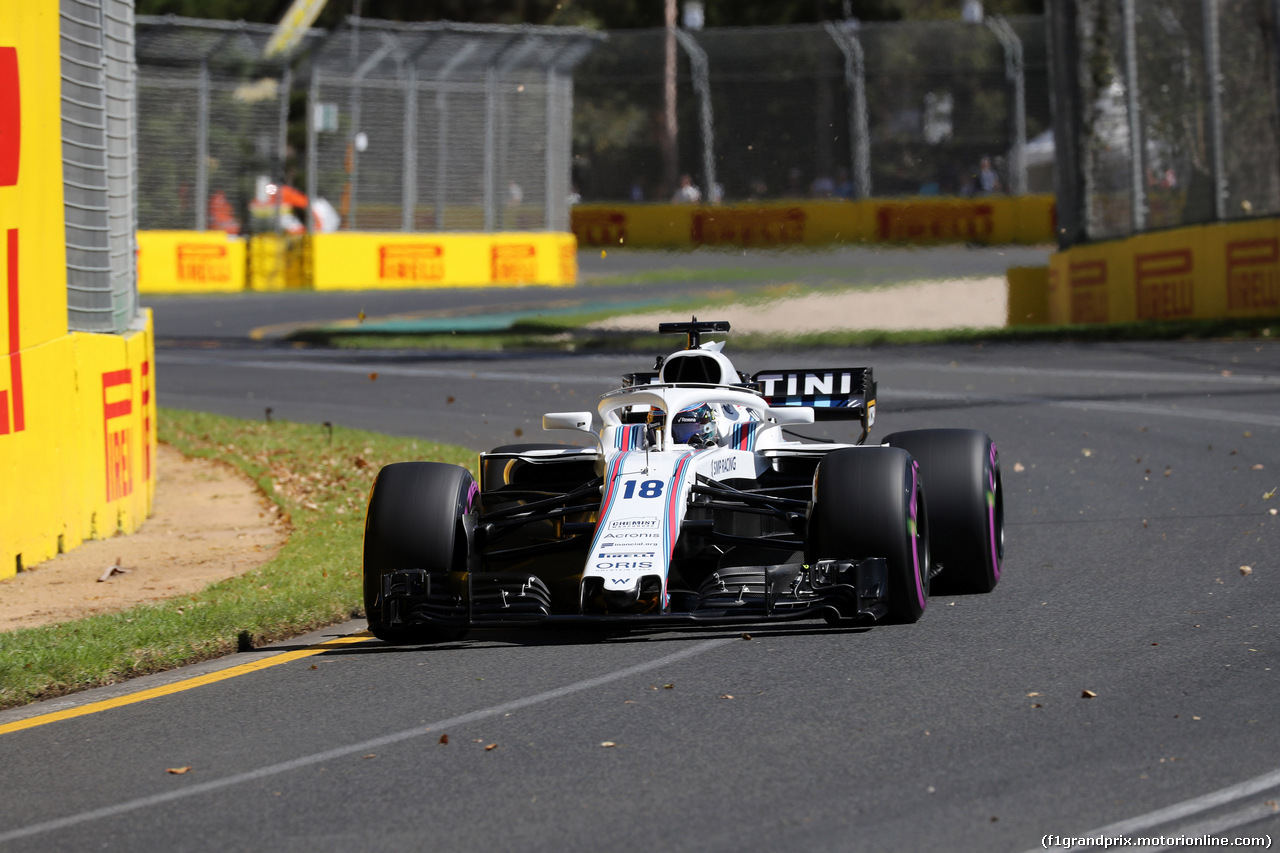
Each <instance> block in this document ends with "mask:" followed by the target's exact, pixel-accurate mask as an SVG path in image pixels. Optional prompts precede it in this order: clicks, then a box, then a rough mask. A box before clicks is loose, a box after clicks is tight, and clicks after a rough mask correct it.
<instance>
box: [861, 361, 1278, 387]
mask: <svg viewBox="0 0 1280 853" xmlns="http://www.w3.org/2000/svg"><path fill="white" fill-rule="evenodd" d="M897 368H910V369H913V370H928V371H929V372H931V373H946V372H956V373H985V374H989V375H993V376H1050V377H1059V378H1062V379H1138V380H1143V381H1156V382H1209V383H1225V384H1228V385H1280V376H1270V375H1268V376H1258V375H1256V374H1252V373H1242V374H1237V373H1230V374H1227V375H1225V376H1224V375H1223V374H1222V373H1221V372H1218V373H1185V372H1184V373H1164V372H1160V371H1155V370H1098V369H1089V370H1085V369H1079V368H1067V367H1003V366H999V365H982V364H970V365H966V364H957V365H956V366H955V367H951V366H950V365H942V364H937V363H930V362H924V361H900V362H893V363H890V364H886V365H885V368H884V369H885V370H889V369H897Z"/></svg>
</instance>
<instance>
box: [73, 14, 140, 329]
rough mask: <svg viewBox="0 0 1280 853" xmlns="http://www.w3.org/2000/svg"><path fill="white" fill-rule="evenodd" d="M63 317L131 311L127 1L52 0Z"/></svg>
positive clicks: (119, 319) (124, 317)
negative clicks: (57, 57)
mask: <svg viewBox="0 0 1280 853" xmlns="http://www.w3.org/2000/svg"><path fill="white" fill-rule="evenodd" d="M59 13H60V16H59V30H60V54H61V76H62V87H61V92H62V95H61V101H62V102H61V112H62V157H63V199H64V202H63V209H64V216H65V220H66V243H67V325H68V328H70V329H72V330H74V331H86V332H122V331H125V330H126V329H127V328H129V325H130V324H131V323H132V322H133V320H134V318H135V317H136V315H137V311H138V297H137V276H136V268H135V263H136V262H135V248H136V242H135V238H134V232H135V231H136V224H137V209H136V199H137V196H136V195H135V192H134V179H135V172H136V166H137V160H136V150H135V148H134V144H135V129H136V123H135V116H136V112H135V107H136V100H135V88H134V60H133V51H134V43H133V4H132V3H131V2H129V0H61V2H60V5H59Z"/></svg>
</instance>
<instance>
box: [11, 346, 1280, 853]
mask: <svg viewBox="0 0 1280 853" xmlns="http://www.w3.org/2000/svg"><path fill="white" fill-rule="evenodd" d="M163 333H164V330H163V329H161V334H163ZM728 351H729V352H730V354H732V343H730V348H729V350H728ZM157 362H158V369H157V382H158V395H159V401H160V403H161V404H162V405H169V406H174V405H178V406H183V405H193V406H194V405H198V406H199V407H200V408H205V409H208V410H211V411H220V412H225V413H229V414H243V415H251V416H260V415H261V410H262V407H264V406H267V405H270V406H272V407H273V408H274V409H275V412H276V414H277V416H279V417H290V418H294V419H298V420H307V421H313V422H318V421H320V420H332V421H333V422H335V423H341V424H345V425H350V426H359V427H371V428H376V429H382V430H385V431H387V432H394V433H402V434H406V435H410V434H411V435H418V436H423V437H430V438H438V439H443V440H448V441H457V442H459V443H463V444H467V445H470V446H472V447H477V448H479V447H484V446H488V445H492V444H497V443H503V442H507V441H510V440H535V441H536V440H540V439H541V438H542V434H539V432H538V431H537V430H536V424H537V421H538V416H539V415H540V414H541V413H542V412H544V411H555V410H569V409H590V408H593V403H594V400H595V398H596V396H597V395H598V394H599V393H601V392H603V391H604V390H606V389H607V388H609V387H612V386H613V384H614V383H615V382H616V378H617V377H618V376H619V375H620V374H621V373H623V372H626V371H629V370H634V369H643V368H645V367H647V366H648V362H647V360H646V359H644V358H641V357H638V356H634V355H629V356H545V355H538V356H529V357H524V356H505V357H499V358H495V357H484V358H477V357H466V356H450V357H440V356H432V355H424V354H414V353H355V354H351V353H336V354H335V353H328V352H314V351H309V350H293V349H289V348H285V347H269V346H249V345H236V344H233V343H224V344H223V345H222V346H219V347H216V348H202V347H201V346H199V345H190V346H171V347H166V348H164V349H163V350H162V351H161V352H160V353H158V357H157ZM855 364H871V365H872V366H873V367H874V368H875V370H876V376H877V379H878V380H879V383H880V395H879V408H878V414H879V420H878V422H877V424H876V427H875V431H874V433H873V435H879V436H883V435H886V434H888V433H889V432H890V431H893V430H898V429H909V428H919V427H932V426H967V427H974V428H978V429H983V430H986V431H987V432H988V433H990V434H991V435H992V436H993V437H994V438H995V440H996V442H997V444H998V445H999V448H1000V454H1001V460H1002V465H1003V470H1004V481H1005V488H1006V498H1005V506H1006V515H1007V551H1006V562H1005V572H1004V576H1003V578H1002V581H1001V584H1000V586H999V587H997V589H996V590H995V592H993V593H992V594H990V595H984V596H960V597H937V598H934V599H932V600H931V602H930V605H929V610H928V612H927V613H926V614H925V616H924V618H923V619H922V620H921V621H920V622H919V623H918V624H916V625H910V626H889V625H886V626H877V627H874V628H871V629H869V630H863V629H838V628H829V627H826V626H825V625H822V624H820V623H815V624H813V625H809V624H792V625H786V626H781V627H761V628H759V629H753V630H751V631H750V635H751V639H750V640H747V639H744V638H743V636H742V632H741V631H738V630H723V629H705V630H698V631H680V632H673V633H657V632H653V633H644V632H637V633H633V634H630V635H628V636H625V637H615V638H607V639H600V638H599V637H596V636H592V635H589V634H581V633H553V634H540V633H532V632H523V633H515V632H508V633H490V634H483V635H480V634H478V635H476V636H474V637H472V638H470V639H467V640H464V641H461V642H456V643H449V644H445V645H442V646H437V647H404V648H397V647H388V646H384V645H382V644H381V643H378V642H377V641H374V640H367V641H360V642H347V643H344V644H342V645H336V646H331V647H322V648H318V649H317V648H314V647H313V644H314V643H317V642H322V641H324V640H327V639H332V638H338V637H342V636H347V635H351V634H353V633H355V632H358V631H360V630H361V629H362V628H363V627H364V626H363V624H362V623H351V624H348V625H343V626H336V627H335V628H333V629H330V630H328V631H325V632H321V633H320V634H319V635H317V636H314V637H310V638H303V639H301V640H298V641H295V642H293V643H289V644H285V646H284V651H283V655H285V656H281V655H282V651H281V649H280V648H275V649H263V650H258V651H253V652H248V653H243V654H240V655H236V656H234V657H233V658H230V659H228V660H226V661H222V662H217V663H214V664H210V665H206V666H204V667H200V668H195V669H193V670H187V671H182V672H179V673H169V674H166V675H164V676H160V677H155V678H152V679H143V680H140V682H135V683H133V684H130V685H126V686H119V687H115V688H109V689H106V690H104V691H93V692H90V693H87V694H82V695H80V696H77V697H71V698H69V699H64V700H61V701H59V702H56V703H46V704H45V705H44V706H35V707H31V708H27V709H19V710H18V711H16V712H7V713H6V714H0V749H2V750H3V754H4V756H5V776H6V778H7V779H8V780H10V781H9V784H7V785H6V786H5V787H6V793H5V796H4V797H3V798H0V850H40V851H45V850H88V849H105V850H112V849H116V850H211V851H212V850H218V851H226V850H258V849H272V850H282V851H293V850H297V851H303V850H306V851H312V850H334V851H340V850H341V851H345V850H375V851H381V850H388V851H390V850H403V849H428V848H429V849H438V850H484V851H490V850H498V851H501V850H530V849H548V850H550V849H556V850H561V849H563V850H640V849H644V850H688V851H695V850H696V851H703V850H724V851H738V850H778V849H794V850H806V851H807V850H831V851H848V850H857V851H861V850H868V851H872V850H975V851H977V850H983V851H985V850H1006V851H1021V850H1030V849H1040V848H1041V842H1042V839H1043V837H1044V836H1045V835H1047V834H1048V835H1056V836H1083V835H1092V836H1097V835H1117V834H1125V835H1127V836H1128V837H1130V838H1136V837H1149V836H1157V835H1164V836H1178V835H1204V834H1211V835H1215V836H1219V837H1225V838H1245V837H1255V836H1267V835H1269V836H1270V838H1271V839H1273V840H1280V811H1278V810H1277V808H1276V803H1277V802H1278V801H1280V718H1278V714H1277V708H1280V656H1278V655H1277V646H1278V640H1280V636H1278V631H1277V628H1278V627H1280V626H1278V624H1277V623H1278V622H1280V618H1278V615H1277V614H1278V613H1280V608H1278V607H1277V605H1278V604H1280V547H1278V544H1277V542H1278V532H1280V517H1277V516H1272V515H1270V513H1269V510H1270V509H1272V508H1277V507H1280V491H1277V492H1276V496H1275V497H1273V498H1271V499H1269V500H1268V499H1264V494H1266V493H1268V492H1271V491H1273V490H1275V489H1276V487H1277V485H1280V348H1278V347H1277V344H1276V343H1275V342H1274V341H1273V340H1269V339H1258V340H1256V341H1246V342H1231V343H1225V342H1175V343H1147V344H1103V345H1089V346H1083V345H1070V344H1036V345H1020V346H985V347H978V346H972V345H964V346H932V347H906V348H875V349H860V350H824V351H814V352H805V353H787V354H785V355H781V356H779V355H770V354H767V353H752V354H750V356H743V357H741V358H739V359H738V367H739V368H741V369H744V370H748V371H755V370H757V369H762V368H765V367H783V368H790V367H805V366H842V365H855ZM373 371H377V372H378V374H379V378H378V379H377V380H376V381H371V380H370V379H369V378H368V374H369V373H370V372H373ZM249 395H252V396H249ZM450 397H453V398H454V402H452V403H450V402H448V399H449V398H450ZM517 429H520V430H522V432H523V435H522V436H520V437H518V438H517V437H515V436H514V432H515V430H517ZM806 430H807V431H809V432H811V433H813V434H825V435H827V436H829V437H835V438H844V437H845V436H846V435H847V428H846V427H844V426H839V425H838V426H837V427H836V428H834V429H831V428H826V427H823V428H818V427H811V428H806ZM357 559H358V555H355V554H353V555H352V560H353V561H354V560H357ZM1241 566H1249V567H1251V572H1250V573H1249V574H1248V575H1244V574H1242V573H1241V569H1240V567H1241ZM290 649H291V650H294V651H295V652H296V654H295V656H294V657H288V656H287V655H288V654H289V651H288V650H290ZM270 661H278V662H279V663H278V665H274V666H270V667H269V668H259V669H257V670H256V671H252V672H248V673H245V674H240V675H238V676H237V677H229V678H223V679H222V680H216V679H206V680H205V681H201V682H197V683H196V686H193V687H191V689H186V690H180V691H177V692H172V693H169V694H168V695H160V696H156V697H155V698H150V699H147V700H146V701H139V702H133V703H129V704H122V705H120V706H119V707H112V708H108V709H106V710H102V711H100V712H98V713H91V714H86V715H83V716H78V717H74V718H71V719H61V720H57V721H53V722H49V723H47V724H45V725H38V726H34V727H31V728H26V729H23V730H17V731H6V729H5V726H6V724H10V725H11V724H12V723H13V722H14V721H16V720H18V719H19V718H22V717H27V718H31V715H33V714H40V713H47V712H50V711H52V710H56V709H57V708H64V709H65V708H70V709H72V710H74V708H75V707H76V706H77V705H83V704H84V703H88V702H93V701H98V700H102V699H104V698H110V697H121V696H124V695H127V694H130V693H133V692H135V691H137V690H139V689H141V688H144V687H151V686H154V685H157V684H164V683H172V682H175V681H177V680H179V679H184V678H190V677H192V676H194V675H199V674H201V673H209V672H211V671H216V670H219V669H224V670H225V668H226V667H230V666H241V665H244V664H246V663H253V664H256V665H258V666H261V665H263V664H265V663H268V662H270ZM228 672H230V673H231V674H235V673H237V672H239V671H238V670H230V671H228ZM1086 690H1087V691H1090V692H1092V693H1094V694H1096V695H1094V696H1093V697H1091V698H1085V697H1083V696H1082V693H1083V691H1086ZM729 697H732V698H729ZM442 735H447V743H445V744H442V743H441V742H440V740H441V736H442ZM606 743H608V744H613V746H604V745H603V744H606ZM491 744H496V746H494V747H493V748H492V749H488V748H487V747H489V746H490V745H491ZM181 767H190V768H191V769H190V771H189V772H187V773H184V774H182V775H175V774H170V773H167V772H166V771H167V769H169V768H181ZM1172 849H1214V848H1210V847H1207V846H1199V847H1173V848H1172Z"/></svg>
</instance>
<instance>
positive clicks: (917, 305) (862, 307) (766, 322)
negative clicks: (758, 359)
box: [593, 277, 1007, 334]
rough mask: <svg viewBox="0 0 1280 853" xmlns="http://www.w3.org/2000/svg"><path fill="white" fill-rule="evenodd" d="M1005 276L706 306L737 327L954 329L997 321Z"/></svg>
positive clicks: (626, 320)
mask: <svg viewBox="0 0 1280 853" xmlns="http://www.w3.org/2000/svg"><path fill="white" fill-rule="evenodd" d="M1006 298H1007V297H1006V286H1005V280H1004V279H1003V278H1000V277H992V278H974V279H967V278H962V279H954V280H949V281H920V282H913V283H911V284H903V285H898V286H896V287H886V288H881V289H877V290H851V291H846V292H842V293H810V294H806V295H804V296H799V297H795V298H790V299H778V300H772V301H769V302H761V303H757V304H750V305H730V306H727V307H723V308H715V309H712V310H709V311H708V312H706V316H707V317H709V318H713V319H716V320H728V321H729V325H730V326H731V327H732V328H733V331H735V332H739V333H760V334H767V333H769V332H825V331H845V330H855V329H857V330H861V329H884V330H889V331H898V330H904V329H955V328H966V327H967V328H989V327H992V326H1003V325H1004V324H1005V319H1006V318H1005V313H1006V310H1007V309H1006V307H1005V305H1006ZM670 319H671V317H670V312H655V313H652V314H631V315H626V316H621V317H610V318H609V319H608V320H603V321H601V322H599V323H595V324H593V325H594V326H595V327H596V328H599V329H612V330H619V331H642V332H647V331H652V330H653V329H655V328H657V325H658V323H659V322H662V321H665V320H670Z"/></svg>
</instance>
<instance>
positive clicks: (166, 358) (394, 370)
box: [156, 353, 618, 385]
mask: <svg viewBox="0 0 1280 853" xmlns="http://www.w3.org/2000/svg"><path fill="white" fill-rule="evenodd" d="M156 362H157V364H160V365H165V364H188V365H210V366H216V367H221V368H224V369H227V368H238V367H245V368H252V369H255V370H306V371H310V372H313V373H356V374H360V375H361V376H367V375H368V374H369V373H374V372H376V373H377V374H378V375H380V376H417V377H429V378H433V379H473V380H485V381H491V382H541V383H544V384H555V383H562V382H574V383H583V384H590V385H602V384H604V385H607V383H610V382H616V381H617V380H618V377H617V376H614V375H612V374H610V375H608V376H604V375H601V374H596V375H591V374H585V373H573V374H564V375H559V376H548V375H546V374H543V373H532V372H531V373H518V372H515V371H503V370H467V369H463V368H456V367H452V368H451V367H406V366H404V365H398V364H383V363H381V362H376V363H375V362H370V363H368V364H333V363H331V362H330V363H326V362H312V361H285V360H280V361H259V360H241V359H236V358H209V357H204V356H190V355H169V354H167V353H166V354H164V355H160V356H157V357H156Z"/></svg>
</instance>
